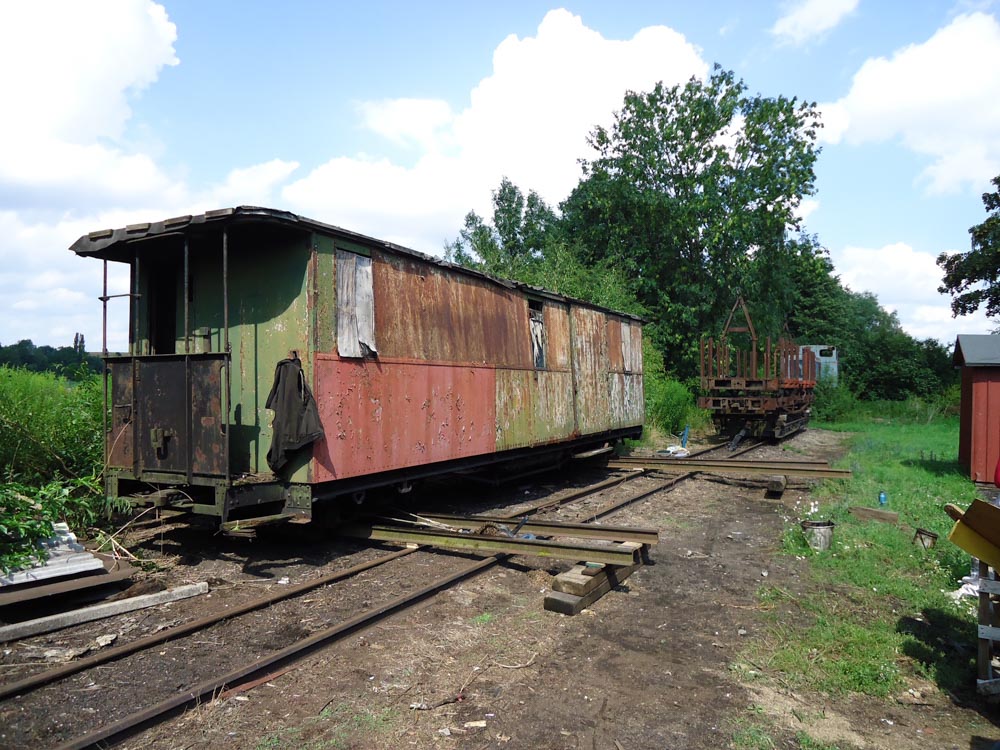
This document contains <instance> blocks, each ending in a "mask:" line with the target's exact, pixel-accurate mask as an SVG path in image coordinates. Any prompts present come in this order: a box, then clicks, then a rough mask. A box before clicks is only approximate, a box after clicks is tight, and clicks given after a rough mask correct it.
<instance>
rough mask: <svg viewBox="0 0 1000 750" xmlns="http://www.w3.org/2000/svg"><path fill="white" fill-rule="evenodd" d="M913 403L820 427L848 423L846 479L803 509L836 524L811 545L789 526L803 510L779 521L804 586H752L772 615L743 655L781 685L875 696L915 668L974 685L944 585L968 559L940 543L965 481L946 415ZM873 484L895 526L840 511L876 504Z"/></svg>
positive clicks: (960, 688) (966, 624)
mask: <svg viewBox="0 0 1000 750" xmlns="http://www.w3.org/2000/svg"><path fill="white" fill-rule="evenodd" d="M918 406H919V404H917V403H910V404H909V407H907V406H906V405H904V406H901V407H899V408H898V409H896V411H895V413H883V414H882V415H881V416H879V417H878V418H877V419H872V418H871V417H868V416H865V415H864V414H861V415H860V416H857V412H855V418H854V419H851V420H850V421H842V422H837V423H832V424H830V425H829V426H830V427H831V428H832V429H837V430H843V431H848V432H851V433H854V435H853V437H852V438H851V439H850V443H849V446H850V453H849V454H848V458H847V459H846V460H845V464H846V466H847V467H848V468H850V469H851V470H852V472H853V478H852V479H850V480H849V481H847V482H840V481H838V482H830V483H827V484H825V485H823V486H821V487H820V488H819V490H818V493H817V494H818V497H819V503H820V509H819V511H818V513H814V514H812V516H813V517H814V518H815V517H822V518H823V519H830V520H832V521H834V522H835V523H836V527H835V532H834V536H833V544H832V546H831V548H830V549H829V550H827V551H824V552H819V553H816V552H813V551H812V550H811V549H810V548H809V547H808V546H807V544H806V540H805V538H804V536H803V534H802V532H801V530H800V529H799V527H798V521H800V520H802V518H805V517H807V515H808V514H807V510H808V509H805V508H803V509H801V512H800V513H799V514H797V515H794V517H792V518H790V519H789V520H790V523H789V528H788V531H787V533H786V536H785V538H784V548H785V551H786V552H787V553H789V554H792V555H796V556H800V557H806V558H808V559H809V560H810V568H809V569H810V576H811V577H812V578H813V583H814V586H813V587H812V588H813V590H814V591H815V592H816V594H815V595H814V596H801V595H793V594H792V593H790V592H788V591H785V590H783V589H781V588H777V587H766V588H763V589H761V591H760V594H759V596H760V600H761V602H762V604H763V605H764V606H765V607H770V608H772V612H773V613H774V619H773V622H772V623H771V626H770V632H769V636H768V637H767V638H766V639H763V640H761V641H759V642H758V643H757V644H756V645H755V646H754V647H753V648H752V649H751V653H749V654H748V655H747V658H748V661H750V662H752V663H754V664H756V665H761V666H762V667H763V668H764V669H765V672H766V673H768V674H772V675H778V676H780V680H781V681H782V682H783V683H784V684H787V685H791V686H793V687H796V688H805V689H809V690H815V691H824V692H830V693H836V694H851V693H861V694H865V695H871V696H878V697H887V696H890V695H893V694H898V693H899V692H900V691H902V690H903V689H904V688H905V686H906V683H907V680H908V679H910V678H913V677H917V676H919V677H922V678H925V679H928V680H931V681H933V682H935V683H936V684H937V685H938V686H939V687H940V688H941V689H943V690H947V691H951V692H953V693H954V692H957V693H961V692H965V691H967V690H968V689H969V686H971V685H974V684H975V664H974V659H975V647H974V641H973V636H974V633H975V625H974V618H973V615H972V610H971V607H970V606H966V605H965V604H962V603H958V604H956V603H955V602H954V601H953V600H952V599H951V598H949V597H948V596H947V594H946V592H948V591H951V590H953V589H956V588H957V587H958V583H957V581H958V579H959V578H960V577H961V576H962V575H965V574H967V573H968V572H969V565H970V559H969V556H968V555H967V554H965V553H964V552H962V551H961V550H960V549H959V548H957V547H956V546H955V545H953V544H949V543H947V542H945V541H944V538H945V536H946V534H947V532H948V530H949V529H950V526H951V521H950V519H949V518H948V516H947V515H946V514H945V513H944V511H943V507H944V505H945V504H946V503H949V502H955V503H958V504H959V505H961V506H963V507H964V506H965V505H967V504H968V503H970V502H971V501H972V500H973V499H974V497H975V489H974V487H973V485H972V483H971V482H970V481H969V480H968V479H967V478H966V477H965V476H964V474H963V473H962V472H961V470H960V469H959V466H958V463H957V459H956V451H957V444H958V441H957V433H958V421H957V419H956V418H954V417H937V416H934V417H932V418H931V419H928V418H927V416H926V414H925V413H924V412H922V411H921V410H920V409H919V408H918ZM862 411H864V410H862ZM848 416H849V415H848ZM880 492H885V493H886V495H887V497H888V506H887V509H888V510H891V511H894V512H897V513H898V514H899V520H900V526H898V527H896V526H891V525H888V524H884V523H879V522H875V521H862V520H859V519H857V518H855V517H854V516H852V515H851V514H850V513H849V512H848V510H849V508H851V507H852V506H865V507H872V506H876V507H877V506H878V496H879V493H880ZM916 528H921V529H926V530H928V531H931V532H934V533H936V534H938V535H939V536H940V538H941V540H942V542H941V543H940V544H938V545H936V546H935V547H933V548H932V549H929V550H925V549H924V548H923V547H922V546H921V545H919V544H914V540H913V537H914V533H915V532H914V529H916ZM778 613H780V614H778Z"/></svg>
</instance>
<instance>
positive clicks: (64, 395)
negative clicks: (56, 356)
mask: <svg viewBox="0 0 1000 750" xmlns="http://www.w3.org/2000/svg"><path fill="white" fill-rule="evenodd" d="M102 403H103V398H102V396H101V379H100V378H99V377H97V376H91V377H89V378H87V379H85V380H83V381H80V382H75V383H74V382H70V381H68V380H66V379H65V378H62V377H59V376H58V375H54V374H52V373H48V372H29V371H27V370H23V369H15V368H11V367H0V470H2V472H3V478H4V479H8V478H16V479H20V480H22V481H25V480H27V481H45V480H47V479H51V478H53V477H56V476H63V477H80V476H86V475H88V474H91V473H93V471H94V467H95V466H99V465H100V463H101V461H102V457H103V446H102V445H101V431H102V419H101V408H102Z"/></svg>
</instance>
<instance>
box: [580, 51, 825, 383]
mask: <svg viewBox="0 0 1000 750" xmlns="http://www.w3.org/2000/svg"><path fill="white" fill-rule="evenodd" d="M819 127H820V124H819V116H818V112H817V110H816V108H815V105H814V104H810V103H805V102H799V101H798V100H797V99H795V98H786V97H783V96H778V97H764V96H760V95H753V96H751V95H749V94H748V93H747V87H746V85H745V84H744V83H743V81H739V80H736V78H735V76H734V74H733V73H731V72H729V71H724V70H722V69H721V68H719V67H718V66H716V67H715V68H714V70H713V72H712V75H711V76H710V77H709V78H708V80H706V81H700V80H698V79H691V80H690V81H688V82H687V83H686V84H684V85H683V86H673V87H667V86H664V85H663V84H662V83H659V84H657V85H656V86H655V87H654V88H653V90H652V91H650V92H645V93H636V92H631V91H630V92H628V93H627V94H626V95H625V100H624V104H623V107H622V109H621V111H620V112H618V113H616V114H615V119H614V123H613V125H612V126H611V128H610V129H607V128H603V127H597V128H595V129H594V131H593V132H592V133H591V136H590V145H591V146H592V147H593V148H594V150H595V151H596V152H597V156H596V158H594V159H593V160H589V161H588V160H584V161H583V168H584V179H583V180H582V181H581V183H580V184H579V185H578V186H577V188H576V189H575V190H574V191H573V193H572V194H571V195H570V196H569V198H568V199H567V200H566V201H565V202H564V203H563V205H562V211H563V223H564V227H565V231H566V233H567V236H568V237H569V238H570V239H571V240H574V241H576V242H578V243H579V246H580V247H581V248H582V249H583V252H584V253H585V255H584V257H585V259H586V260H588V261H600V260H610V261H611V262H613V263H614V264H615V265H616V266H619V267H621V268H623V269H625V272H626V274H627V275H628V276H629V278H631V279H634V290H635V293H636V295H637V297H638V299H639V301H640V302H641V304H642V305H643V306H644V307H645V308H647V309H648V310H650V312H651V316H652V318H653V321H654V324H655V325H654V337H655V338H656V340H657V343H658V345H659V346H660V347H661V348H662V349H663V351H664V353H665V354H666V356H667V359H668V360H670V361H678V360H679V361H683V362H686V363H687V368H688V369H690V366H691V365H692V363H693V362H694V358H695V353H696V350H697V341H698V338H699V337H700V336H701V334H702V333H703V332H704V331H706V330H712V328H713V327H714V326H715V325H717V324H718V323H720V322H721V320H723V319H724V317H725V314H726V313H727V312H728V310H729V308H730V306H731V305H732V301H733V299H735V297H736V296H737V295H738V294H743V295H744V297H746V298H748V299H760V300H766V302H765V303H764V304H765V305H766V307H767V309H768V310H771V309H775V308H777V309H778V310H779V311H782V312H787V311H788V304H787V302H788V301H787V300H786V299H784V294H783V292H784V290H783V289H782V288H781V278H782V276H783V274H782V270H781V266H782V264H783V263H786V262H788V261H789V258H790V256H791V255H794V254H795V253H796V252H797V251H798V250H800V249H801V248H800V247H799V246H796V245H794V244H790V243H789V242H787V240H786V237H787V232H788V230H789V229H793V230H795V229H798V227H799V220H798V218H797V216H796V211H797V209H798V207H799V205H800V203H801V201H802V198H803V197H804V196H807V195H810V194H812V193H813V191H814V183H815V174H814V172H813V165H814V163H815V161H816V157H817V155H818V153H819V149H818V148H817V147H816V145H815V140H816V133H817V129H818V128H819ZM780 317H781V315H776V316H774V318H775V320H777V319H778V318H780ZM663 321H669V322H670V325H669V327H668V326H664V325H660V323H661V322H663ZM779 330H780V329H779Z"/></svg>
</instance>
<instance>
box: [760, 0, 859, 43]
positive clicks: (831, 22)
mask: <svg viewBox="0 0 1000 750" xmlns="http://www.w3.org/2000/svg"><path fill="white" fill-rule="evenodd" d="M857 7H858V0H800V1H799V2H797V3H794V4H792V5H790V6H788V8H787V10H786V12H785V15H783V16H782V17H781V18H779V19H778V20H777V21H775V23H774V26H772V27H771V33H772V34H774V35H775V36H776V37H778V40H779V41H781V42H783V43H786V44H795V45H802V44H805V43H806V42H808V41H810V40H812V39H815V38H816V37H818V36H821V35H822V34H825V33H826V32H828V31H830V29H832V28H834V27H835V26H837V25H838V24H839V23H840V22H841V21H843V20H844V18H846V17H847V16H848V15H849V14H850V13H852V12H853V11H854V9H855V8H857Z"/></svg>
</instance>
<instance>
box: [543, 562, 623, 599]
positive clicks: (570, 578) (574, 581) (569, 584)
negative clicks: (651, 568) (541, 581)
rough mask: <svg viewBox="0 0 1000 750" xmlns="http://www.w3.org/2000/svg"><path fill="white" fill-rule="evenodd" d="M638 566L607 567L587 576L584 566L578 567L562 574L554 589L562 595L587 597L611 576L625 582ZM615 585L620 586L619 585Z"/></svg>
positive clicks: (558, 577)
mask: <svg viewBox="0 0 1000 750" xmlns="http://www.w3.org/2000/svg"><path fill="white" fill-rule="evenodd" d="M636 567H637V566H635V565H631V566H628V567H626V568H623V567H621V566H606V567H604V568H603V569H602V570H597V571H595V572H594V573H593V574H591V575H587V574H586V573H584V572H583V571H584V570H585V568H584V566H583V565H577V566H576V567H574V568H573V569H572V570H568V571H566V572H565V573H560V574H559V575H557V576H556V577H555V580H553V581H552V589H553V590H554V591H558V592H560V593H562V594H572V595H573V596H586V595H587V594H589V593H590V592H591V591H593V590H594V589H596V588H597V587H598V586H600V585H602V584H603V583H604V582H605V581H607V580H608V578H609V576H614V579H615V580H617V581H618V582H621V581H624V580H625V579H626V578H628V577H629V575H631V573H632V571H633V570H635V569H636ZM615 585H618V584H617V583H616V584H615Z"/></svg>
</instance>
